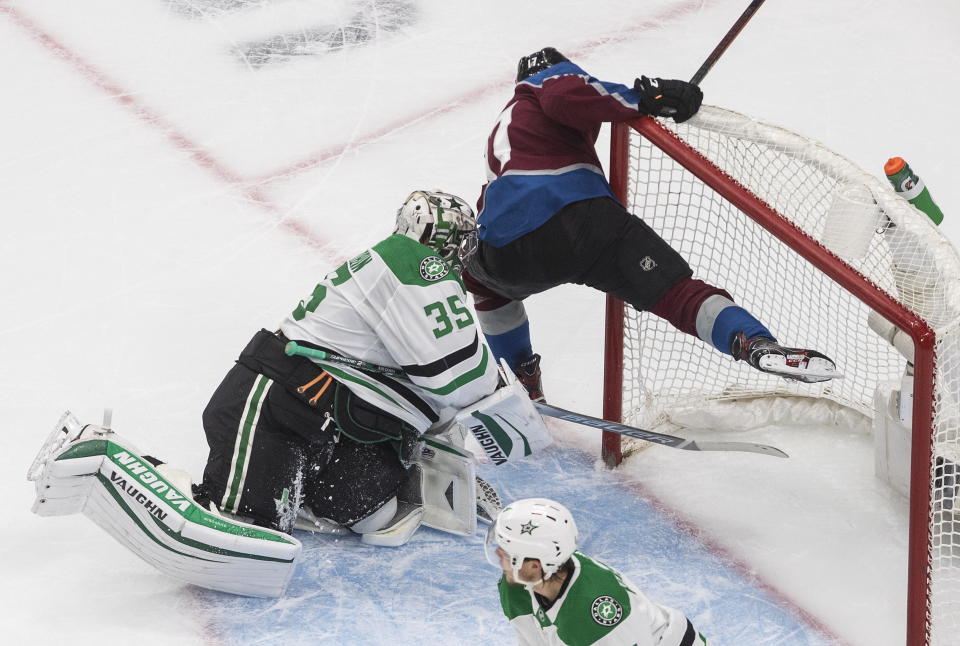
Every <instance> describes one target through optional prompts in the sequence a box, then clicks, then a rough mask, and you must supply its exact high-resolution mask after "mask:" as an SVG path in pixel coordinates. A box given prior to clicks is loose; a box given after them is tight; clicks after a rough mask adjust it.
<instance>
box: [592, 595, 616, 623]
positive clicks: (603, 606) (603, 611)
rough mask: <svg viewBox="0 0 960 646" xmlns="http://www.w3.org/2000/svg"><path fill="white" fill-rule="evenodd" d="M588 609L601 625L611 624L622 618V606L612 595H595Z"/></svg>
mask: <svg viewBox="0 0 960 646" xmlns="http://www.w3.org/2000/svg"><path fill="white" fill-rule="evenodd" d="M590 610H591V613H592V614H593V620H594V621H595V622H597V623H598V624H600V625H601V626H613V625H616V624H617V623H619V622H620V620H621V619H623V606H621V605H620V602H619V601H617V600H616V599H614V598H613V597H608V596H602V597H597V598H596V599H594V600H593V606H592V607H591V609H590Z"/></svg>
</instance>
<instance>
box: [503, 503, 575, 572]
mask: <svg viewBox="0 0 960 646" xmlns="http://www.w3.org/2000/svg"><path fill="white" fill-rule="evenodd" d="M579 540H580V537H579V534H578V532H577V524H576V522H574V520H573V515H572V514H571V513H570V510H568V509H567V508H566V507H564V506H563V505H561V504H560V503H558V502H555V501H553V500H548V499H547V498H524V499H523V500H517V501H516V502H513V503H510V504H509V505H507V506H506V507H504V508H503V510H502V511H501V512H500V513H499V514H497V519H496V520H495V521H494V522H493V524H492V525H490V529H488V530H487V540H486V542H485V545H484V551H485V552H486V556H487V561H489V562H490V563H491V564H493V565H495V566H497V567H498V568H499V567H500V557H499V556H498V555H497V548H498V547H499V548H500V549H502V550H503V551H504V552H506V553H507V556H509V558H510V567H511V568H512V569H513V577H514V579H516V580H517V581H521V579H520V568H521V567H523V560H524V559H537V560H538V561H540V566H541V567H542V568H543V578H545V579H546V578H549V577H550V576H552V575H553V574H554V573H555V572H556V571H557V570H559V569H560V566H561V565H563V564H564V563H566V562H567V560H568V559H569V558H570V557H571V556H572V555H573V552H574V551H575V550H576V549H577V543H578V542H579ZM525 583H526V582H525ZM529 585H532V584H529Z"/></svg>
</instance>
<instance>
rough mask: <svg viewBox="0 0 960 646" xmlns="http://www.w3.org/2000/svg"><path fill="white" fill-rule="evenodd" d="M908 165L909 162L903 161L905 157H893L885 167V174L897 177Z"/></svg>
mask: <svg viewBox="0 0 960 646" xmlns="http://www.w3.org/2000/svg"><path fill="white" fill-rule="evenodd" d="M906 165H907V162H905V161H903V157H891V158H890V159H888V160H887V163H886V164H884V165H883V172H884V173H886V174H887V175H896V174H897V173H899V172H900V171H902V170H903V167H904V166H906Z"/></svg>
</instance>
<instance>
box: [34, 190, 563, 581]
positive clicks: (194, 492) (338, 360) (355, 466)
mask: <svg viewBox="0 0 960 646" xmlns="http://www.w3.org/2000/svg"><path fill="white" fill-rule="evenodd" d="M473 227H474V219H473V211H472V210H471V209H470V207H469V206H467V204H466V203H465V202H464V201H463V200H461V199H460V198H458V197H456V196H454V195H450V194H447V193H441V192H431V191H415V192H413V193H411V194H410V195H409V196H408V197H407V198H406V200H405V201H404V203H403V205H402V206H401V207H400V209H399V211H398V213H397V219H396V227H395V230H394V233H393V234H392V235H389V236H388V237H386V238H385V239H383V240H381V241H380V242H378V243H377V244H375V245H373V246H372V247H371V248H369V249H367V250H365V251H362V252H360V253H358V254H357V255H355V256H353V257H352V258H350V259H349V260H347V261H346V262H344V263H343V264H341V265H340V266H339V267H337V268H336V269H334V270H333V271H332V272H330V273H329V274H327V276H325V277H324V278H323V279H322V280H320V282H319V283H318V284H317V285H316V286H315V287H314V288H313V290H312V292H311V293H310V294H309V295H308V296H307V297H306V298H304V299H303V300H301V301H300V302H299V303H298V304H297V305H296V307H294V308H292V311H291V312H290V313H289V314H288V315H287V316H286V317H285V318H284V319H283V320H282V322H281V323H280V325H279V328H278V329H277V330H276V331H267V330H260V331H259V332H257V333H256V334H255V335H254V336H253V338H252V339H251V340H250V342H249V343H248V344H247V346H246V348H244V350H243V351H242V352H241V353H240V356H239V357H238V359H237V360H236V362H235V364H234V365H233V366H232V367H231V368H230V369H229V371H228V372H227V374H226V376H225V377H224V379H223V381H222V382H221V384H220V386H219V387H218V388H217V390H216V391H215V392H214V394H213V396H212V397H211V399H210V401H209V403H208V404H207V406H206V409H205V410H204V412H203V428H204V431H205V434H206V439H207V444H208V445H209V449H210V451H209V455H208V458H207V463H206V468H205V469H204V473H203V480H202V482H201V483H200V484H199V485H192V482H191V478H190V475H189V474H188V473H186V472H184V471H181V470H178V469H174V468H173V467H171V466H170V465H168V464H163V462H162V461H161V460H157V459H155V458H150V457H148V456H145V455H144V454H143V453H142V452H140V451H139V450H138V449H136V448H135V447H134V445H133V444H131V443H130V442H129V441H127V440H126V439H124V438H122V437H120V436H118V435H117V434H116V433H114V432H113V431H112V430H111V429H110V428H109V423H105V424H104V425H103V426H102V427H98V426H93V425H83V424H81V423H80V422H79V421H77V420H76V419H75V418H73V416H72V415H69V414H67V415H65V416H64V417H63V419H62V420H61V422H60V424H58V426H57V428H56V429H55V430H54V432H53V433H52V434H51V436H50V438H49V439H48V441H47V442H46V443H45V444H44V445H43V447H42V448H41V451H40V454H39V455H38V456H37V459H36V460H35V461H34V464H33V466H31V468H30V472H29V476H28V477H29V479H31V480H33V481H35V482H36V488H37V500H36V503H35V505H34V511H35V512H36V513H38V514H41V515H63V514H70V513H77V512H83V513H84V514H86V515H87V516H89V517H90V518H91V519H92V520H94V521H95V522H97V523H98V524H99V525H101V526H102V527H104V529H106V531H107V532H108V533H110V534H111V535H112V536H114V538H116V539H117V540H119V541H120V542H122V543H123V544H125V545H126V546H127V547H129V548H130V549H131V550H132V551H133V552H135V553H136V554H137V555H138V556H140V557H142V558H143V559H144V560H146V561H147V562H148V563H150V564H151V565H154V566H155V567H157V568H158V569H160V570H161V571H163V572H165V573H167V574H170V575H172V576H175V577H178V578H180V579H182V580H185V581H187V582H189V583H193V584H195V585H199V586H203V587H208V588H213V589H216V590H224V591H227V592H233V593H238V594H248V595H262V596H277V595H280V594H282V593H283V591H284V589H285V588H286V586H287V584H288V582H289V581H290V578H291V576H292V573H293V569H294V567H295V564H296V562H297V560H298V559H299V555H300V551H301V545H300V543H299V541H298V540H297V539H296V538H294V537H293V536H291V531H292V530H293V529H295V528H298V529H308V530H314V531H324V532H333V533H339V534H347V533H350V532H353V533H356V534H360V535H361V540H362V541H363V542H364V543H368V544H375V545H386V546H397V545H402V544H403V543H405V542H406V541H407V540H409V539H410V537H411V536H412V535H413V533H414V532H415V531H416V530H417V528H418V527H420V525H421V524H424V525H428V526H430V527H434V528H436V529H440V530H443V531H448V532H451V533H454V534H459V535H468V536H472V535H473V534H474V533H475V531H476V523H477V519H478V517H479V518H481V519H486V520H492V517H493V516H495V515H496V513H497V512H498V511H499V508H500V504H499V498H498V497H497V495H496V492H495V491H494V490H493V489H492V488H491V487H490V486H489V484H488V483H485V482H483V481H482V480H480V479H479V478H476V476H475V470H474V469H475V463H476V462H475V459H474V458H473V456H472V455H470V454H469V453H468V452H467V451H465V450H464V448H463V439H464V433H466V432H467V431H466V430H465V429H464V428H463V426H464V425H469V426H470V431H471V432H474V433H476V431H474V428H475V427H479V428H483V426H484V424H485V423H486V422H484V419H492V418H493V416H494V415H497V416H498V419H505V420H507V421H509V422H510V423H511V424H512V427H511V430H516V431H517V432H518V433H521V434H523V433H528V432H529V433H528V435H530V434H535V433H540V434H541V435H543V436H547V433H546V430H545V428H544V427H543V420H542V419H541V418H540V417H539V415H537V414H536V411H535V410H534V409H533V404H532V403H531V402H530V400H529V398H528V397H527V396H526V392H525V391H524V390H523V388H522V386H520V385H519V384H511V383H509V382H507V383H505V385H503V386H502V387H500V379H499V376H498V370H497V363H496V361H495V360H494V358H493V356H492V354H491V352H490V350H489V348H488V347H487V345H486V344H485V343H484V341H483V338H482V336H481V334H480V332H479V330H478V328H477V326H476V324H475V322H474V320H475V315H474V314H473V313H472V312H471V310H470V307H469V305H468V304H467V296H466V292H465V290H464V286H463V283H462V282H461V280H460V277H459V275H458V274H457V271H456V269H457V267H456V265H455V260H456V250H457V245H458V243H459V241H460V237H461V235H462V234H463V233H464V232H465V231H469V230H472V229H473ZM304 353H306V354H304ZM311 353H312V354H311ZM319 353H329V354H326V355H325V354H319ZM330 355H333V357H332V358H331V357H330ZM375 368H376V369H375ZM387 373H389V374H387ZM470 416H477V417H476V418H471V419H472V420H473V421H465V420H466V419H467V418H468V417H470ZM491 423H492V422H491ZM525 437H527V436H526V435H525ZM531 437H532V435H531ZM547 441H548V440H547ZM543 443H544V442H542V441H541V442H540V444H541V445H542V444H543ZM517 444H521V443H520V442H518V443H517ZM528 445H529V446H537V441H536V438H532V439H531V440H530V442H525V443H524V446H528ZM448 492H452V494H451V493H448Z"/></svg>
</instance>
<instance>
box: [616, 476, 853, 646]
mask: <svg viewBox="0 0 960 646" xmlns="http://www.w3.org/2000/svg"><path fill="white" fill-rule="evenodd" d="M620 480H621V482H623V483H624V486H626V487H627V488H628V489H632V490H633V491H635V492H637V495H638V496H639V498H640V499H641V500H643V501H645V502H647V503H649V504H650V505H651V506H652V507H653V508H654V509H656V510H657V511H658V512H660V513H661V514H663V516H665V517H666V518H668V519H669V520H670V522H672V523H673V524H674V525H676V527H677V529H678V530H680V531H681V532H683V533H685V534H688V535H690V536H692V537H693V538H694V539H696V540H697V542H699V543H700V544H701V545H702V546H703V548H704V549H705V550H707V551H708V552H710V553H711V554H714V555H715V556H716V557H717V558H718V559H720V560H721V561H722V562H724V563H726V564H727V565H728V566H729V567H730V568H732V569H733V570H736V571H737V573H739V574H740V576H742V577H743V578H744V579H746V580H747V581H750V582H752V583H753V584H754V585H755V586H756V587H758V588H760V589H761V590H763V591H764V592H766V593H767V594H769V595H770V596H771V597H773V598H774V599H776V600H777V601H778V602H779V603H780V604H781V605H782V606H783V607H784V608H786V609H787V610H789V611H790V612H792V613H793V614H794V616H795V617H797V618H798V619H799V620H800V621H801V622H803V623H805V624H807V625H808V626H810V627H811V628H812V629H813V630H815V631H817V632H818V633H820V635H822V636H823V637H826V638H827V640H828V641H830V642H831V643H835V644H837V645H838V646H849V644H850V642H847V641H845V640H843V639H841V638H840V637H839V636H837V634H836V633H835V632H834V631H833V630H831V629H830V628H829V627H828V626H827V625H826V624H825V623H824V622H823V621H821V620H820V619H819V618H817V617H815V616H814V615H813V614H811V613H810V612H809V611H808V610H806V609H805V608H803V607H802V606H801V605H800V604H798V603H797V602H795V601H794V600H793V599H791V598H790V597H789V596H788V595H787V594H786V593H784V592H782V591H780V589H778V588H777V587H776V586H775V585H773V584H772V583H770V582H769V581H767V580H766V579H764V578H762V577H760V576H758V575H757V573H756V572H755V571H754V570H753V568H751V567H750V566H749V565H747V564H746V563H744V562H743V561H741V560H740V559H738V558H737V557H736V556H734V555H733V554H732V553H731V552H730V551H729V550H727V549H726V548H725V547H723V546H722V545H720V543H718V542H717V541H716V540H714V539H713V538H712V537H711V536H709V535H708V534H707V533H706V532H705V531H704V530H703V528H701V527H700V526H698V525H696V524H695V523H693V522H691V521H689V520H687V519H686V518H684V517H683V515H682V514H681V513H680V512H679V511H677V510H676V509H675V508H673V507H671V506H670V505H668V504H667V503H665V502H663V501H662V500H660V499H659V498H658V497H657V496H656V495H655V494H653V493H652V492H651V491H650V490H649V489H647V488H646V487H644V486H643V485H642V484H640V483H639V482H637V481H635V480H630V479H629V478H628V477H625V476H621V477H620Z"/></svg>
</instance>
